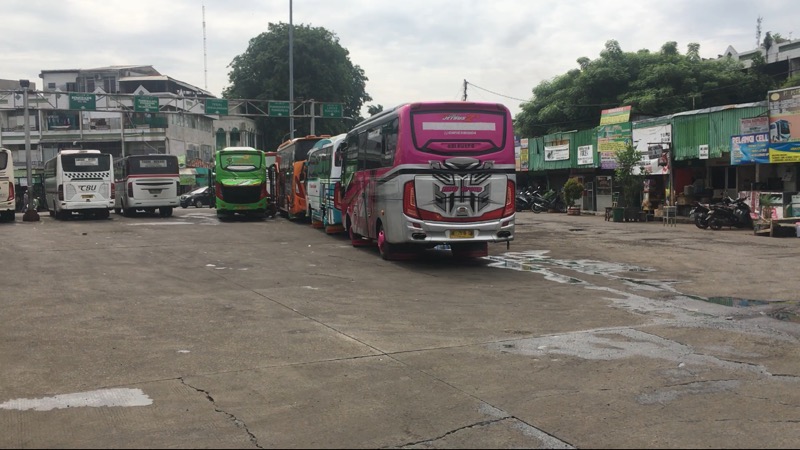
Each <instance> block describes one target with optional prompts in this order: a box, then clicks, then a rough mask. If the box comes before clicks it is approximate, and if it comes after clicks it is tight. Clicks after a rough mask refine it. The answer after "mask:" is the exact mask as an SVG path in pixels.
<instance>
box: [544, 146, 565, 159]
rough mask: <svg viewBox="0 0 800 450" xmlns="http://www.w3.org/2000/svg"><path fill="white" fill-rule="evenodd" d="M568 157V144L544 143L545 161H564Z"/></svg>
mask: <svg viewBox="0 0 800 450" xmlns="http://www.w3.org/2000/svg"><path fill="white" fill-rule="evenodd" d="M567 159H569V144H561V145H545V146H544V160H545V161H564V160H567Z"/></svg>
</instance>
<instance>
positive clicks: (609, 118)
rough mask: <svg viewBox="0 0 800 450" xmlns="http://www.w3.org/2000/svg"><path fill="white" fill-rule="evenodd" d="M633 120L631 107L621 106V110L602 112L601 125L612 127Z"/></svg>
mask: <svg viewBox="0 0 800 450" xmlns="http://www.w3.org/2000/svg"><path fill="white" fill-rule="evenodd" d="M629 120H631V107H630V106H620V107H619V108H612V109H604V110H602V111H600V125H612V124H615V123H623V122H627V121H629Z"/></svg>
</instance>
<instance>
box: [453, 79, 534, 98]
mask: <svg viewBox="0 0 800 450" xmlns="http://www.w3.org/2000/svg"><path fill="white" fill-rule="evenodd" d="M467 85H470V86H472V87H474V88H477V89H480V90H482V91H486V92H488V93H490V94H494V95H499V96H500V97H505V98H510V99H511V100H517V101H520V102H529V101H530V100H523V99H521V98H516V97H511V96H510V95H503V94H500V93H498V92H494V91H490V90H489V89H484V88H482V87H480V86H478V85H476V84H474V83H470V82H469V81H467V80H464V97H465V98H466V96H467Z"/></svg>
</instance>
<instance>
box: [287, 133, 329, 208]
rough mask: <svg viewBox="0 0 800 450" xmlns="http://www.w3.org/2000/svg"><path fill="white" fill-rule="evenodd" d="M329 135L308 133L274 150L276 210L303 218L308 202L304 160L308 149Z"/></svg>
mask: <svg viewBox="0 0 800 450" xmlns="http://www.w3.org/2000/svg"><path fill="white" fill-rule="evenodd" d="M329 137H330V136H329V135H321V136H314V135H308V136H304V137H297V138H294V139H289V140H288V141H286V142H284V143H283V144H281V145H280V146H279V147H278V149H277V150H276V153H277V164H278V177H277V178H278V179H277V182H276V183H275V191H276V193H275V201H276V203H277V208H278V212H280V213H281V215H283V216H285V217H287V218H289V219H305V218H306V211H307V209H308V203H307V200H306V188H305V182H306V173H307V166H306V160H307V159H308V151H309V150H311V148H312V147H313V146H314V144H315V143H317V141H319V140H320V139H325V138H329Z"/></svg>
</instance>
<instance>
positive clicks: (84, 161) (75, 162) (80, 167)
mask: <svg viewBox="0 0 800 450" xmlns="http://www.w3.org/2000/svg"><path fill="white" fill-rule="evenodd" d="M61 166H62V167H63V168H64V171H65V172H104V171H107V170H110V169H111V155H103V154H74V155H61Z"/></svg>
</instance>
